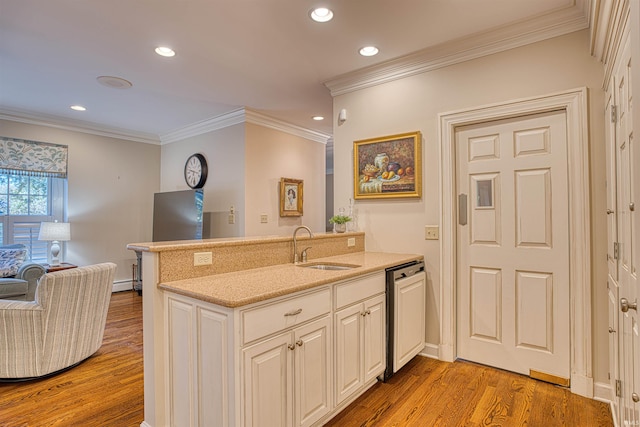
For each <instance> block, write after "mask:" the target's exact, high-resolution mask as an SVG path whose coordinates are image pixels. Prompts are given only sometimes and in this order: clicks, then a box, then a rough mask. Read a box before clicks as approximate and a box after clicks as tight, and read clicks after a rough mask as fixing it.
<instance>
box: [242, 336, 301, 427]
mask: <svg viewBox="0 0 640 427" xmlns="http://www.w3.org/2000/svg"><path fill="white" fill-rule="evenodd" d="M291 338H292V334H291V333H285V334H282V335H278V336H276V337H274V338H271V339H268V340H266V341H262V342H260V343H258V344H256V345H253V346H251V347H248V348H246V349H245V350H244V351H243V352H242V353H243V359H244V381H243V383H244V384H243V388H244V390H243V397H244V423H243V425H244V426H246V427H260V426H263V427H273V426H292V413H293V410H292V409H293V400H292V393H291V391H292V389H293V377H292V374H293V372H292V365H293V349H292V348H293V347H294V346H293V342H292V340H291Z"/></svg>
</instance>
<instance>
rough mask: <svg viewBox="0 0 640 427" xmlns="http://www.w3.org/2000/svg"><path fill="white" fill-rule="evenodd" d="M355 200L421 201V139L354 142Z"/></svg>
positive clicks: (398, 137) (406, 135) (411, 136)
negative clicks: (401, 198) (397, 199)
mask: <svg viewBox="0 0 640 427" xmlns="http://www.w3.org/2000/svg"><path fill="white" fill-rule="evenodd" d="M353 169H354V170H353V177H354V183H353V197H354V199H356V200H357V199H379V198H398V197H414V198H420V197H422V135H421V133H420V132H411V133H403V134H399V135H391V136H384V137H381V138H371V139H364V140H361V141H354V142H353Z"/></svg>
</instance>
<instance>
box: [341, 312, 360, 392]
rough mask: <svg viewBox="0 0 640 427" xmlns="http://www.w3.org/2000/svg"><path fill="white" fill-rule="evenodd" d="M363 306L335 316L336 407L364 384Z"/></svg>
mask: <svg viewBox="0 0 640 427" xmlns="http://www.w3.org/2000/svg"><path fill="white" fill-rule="evenodd" d="M363 313H364V310H363V305H362V304H357V305H354V306H351V307H348V308H345V309H343V310H340V311H338V312H337V313H336V314H335V334H336V339H335V343H336V349H335V354H336V375H335V378H336V405H339V404H340V403H341V402H342V401H343V400H345V399H346V398H347V397H349V396H350V395H351V394H352V393H353V392H354V391H356V390H358V389H359V388H360V387H361V386H362V385H363V384H364V378H363V369H362V358H363V356H364V351H363V343H362V340H361V330H362V323H363V320H364V316H362V314H363Z"/></svg>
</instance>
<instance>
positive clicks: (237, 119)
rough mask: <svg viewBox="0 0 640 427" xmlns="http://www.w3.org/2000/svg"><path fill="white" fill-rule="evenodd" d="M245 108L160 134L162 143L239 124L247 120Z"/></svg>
mask: <svg viewBox="0 0 640 427" xmlns="http://www.w3.org/2000/svg"><path fill="white" fill-rule="evenodd" d="M244 116H245V114H244V108H239V109H237V110H233V111H230V112H228V113H224V114H220V115H219V116H215V117H212V118H210V119H205V120H201V121H199V122H196V123H193V124H190V125H187V126H184V127H182V128H179V129H176V130H174V131H171V132H167V133H165V134H162V135H160V142H161V144H163V145H164V144H170V143H172V142H177V141H182V140H183V139H187V138H191V137H194V136H198V135H202V134H204V133H207V132H213V131H215V130H220V129H224V128H226V127H229V126H234V125H239V124H241V123H244V121H245V117H244Z"/></svg>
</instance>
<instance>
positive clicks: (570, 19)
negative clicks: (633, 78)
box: [324, 0, 591, 97]
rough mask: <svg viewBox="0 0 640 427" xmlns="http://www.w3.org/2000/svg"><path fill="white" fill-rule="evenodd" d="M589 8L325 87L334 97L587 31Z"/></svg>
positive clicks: (587, 1)
mask: <svg viewBox="0 0 640 427" xmlns="http://www.w3.org/2000/svg"><path fill="white" fill-rule="evenodd" d="M590 6H591V0H574V2H573V4H572V5H570V6H566V7H563V8H559V9H557V10H555V11H553V12H549V13H546V14H542V15H539V16H538V17H535V18H531V19H527V20H523V21H518V22H515V23H512V24H508V25H504V26H502V27H500V28H497V29H493V30H490V31H484V32H480V33H476V34H472V35H470V36H466V37H462V38H459V39H456V40H452V41H450V42H446V43H441V44H438V45H435V46H432V47H429V48H426V49H423V50H420V51H417V52H415V53H412V54H409V55H406V56H403V57H401V58H397V59H392V60H390V61H386V62H383V63H381V64H378V65H374V66H371V67H367V68H364V69H360V70H358V71H354V72H350V73H346V74H343V75H340V76H337V77H335V78H333V79H330V80H328V81H326V82H324V84H325V86H326V87H327V88H328V89H329V90H330V92H331V95H332V96H334V97H335V96H338V95H342V94H345V93H349V92H354V91H357V90H360V89H364V88H367V87H372V86H376V85H379V84H383V83H387V82H390V81H394V80H398V79H402V78H405V77H409V76H413V75H416V74H422V73H425V72H428V71H432V70H435V69H438V68H443V67H446V66H449V65H453V64H458V63H461V62H464V61H469V60H471V59H476V58H480V57H483V56H487V55H491V54H494V53H499V52H503V51H506V50H509V49H513V48H517V47H521V46H524V45H527V44H531V43H535V42H539V41H543V40H547V39H550V38H553V37H558V36H561V35H564V34H569V33H572V32H574V31H579V30H583V29H585V28H588V27H589V15H590V12H591V7H590Z"/></svg>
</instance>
